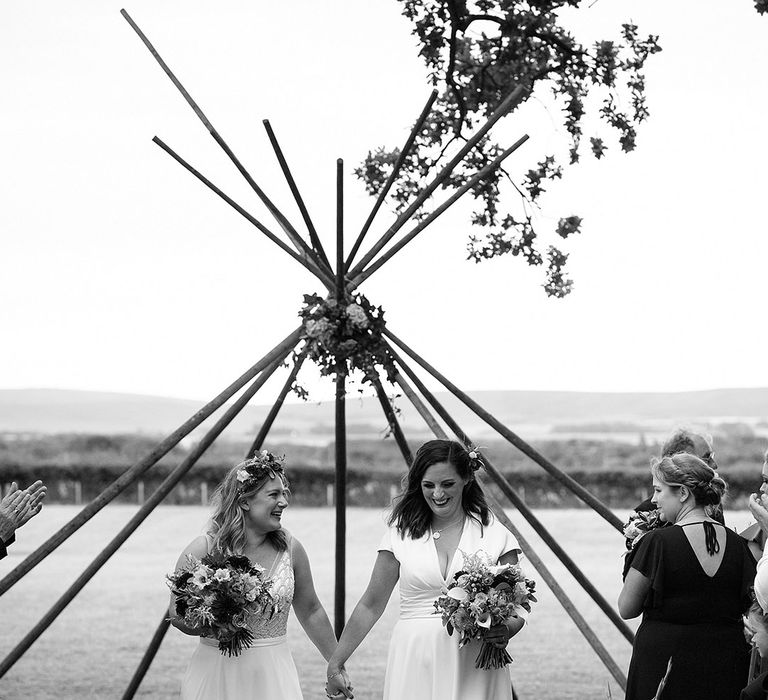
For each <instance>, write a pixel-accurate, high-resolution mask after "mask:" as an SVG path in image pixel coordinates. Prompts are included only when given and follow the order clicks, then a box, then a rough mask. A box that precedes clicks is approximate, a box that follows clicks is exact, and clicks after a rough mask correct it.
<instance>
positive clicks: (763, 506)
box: [748, 493, 768, 534]
mask: <svg viewBox="0 0 768 700" xmlns="http://www.w3.org/2000/svg"><path fill="white" fill-rule="evenodd" d="M748 505H749V510H750V511H751V512H752V515H753V516H754V518H755V520H757V523H758V525H760V529H761V530H762V531H763V532H764V533H766V534H768V497H767V496H765V495H764V494H762V493H753V494H750V496H749V503H748Z"/></svg>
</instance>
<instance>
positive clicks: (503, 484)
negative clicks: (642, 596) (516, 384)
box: [395, 355, 635, 644]
mask: <svg viewBox="0 0 768 700" xmlns="http://www.w3.org/2000/svg"><path fill="white" fill-rule="evenodd" d="M395 358H396V359H397V362H398V364H399V365H400V366H401V367H402V369H403V371H404V372H405V373H406V374H407V375H408V376H409V377H410V378H411V380H412V381H413V382H414V384H415V385H416V386H417V388H418V389H419V391H420V392H421V394H422V396H424V398H425V399H426V400H427V402H428V403H429V404H430V406H432V408H433V409H434V410H435V411H436V412H437V413H438V415H439V416H440V417H441V418H442V419H443V420H444V421H445V422H446V424H447V425H448V427H449V428H450V429H451V430H452V431H453V432H454V434H456V436H457V437H458V438H459V439H460V440H461V442H463V443H464V444H465V445H468V446H469V445H471V444H472V441H471V440H470V438H469V436H468V435H467V434H466V433H465V432H464V431H463V430H462V429H461V428H460V427H459V425H458V423H456V421H455V420H453V418H452V417H451V415H450V414H449V413H448V411H446V410H445V408H444V407H443V405H442V404H441V403H440V402H439V401H438V400H437V398H436V397H435V395H434V394H432V392H430V391H429V389H427V387H426V386H424V384H423V383H422V382H421V381H420V380H419V378H418V376H417V375H416V374H415V373H414V372H413V370H412V369H411V368H410V367H408V366H407V365H406V364H405V363H404V362H403V359H402V358H401V357H399V356H397V355H395ZM483 461H484V463H485V468H486V471H487V472H488V474H489V475H490V477H491V478H492V480H493V481H494V482H495V483H496V485H497V486H498V488H499V489H500V490H501V492H502V493H503V494H504V495H505V496H506V497H507V498H508V499H509V500H510V501H511V502H512V504H513V505H514V506H515V507H516V508H517V509H518V511H520V514H521V515H522V516H523V517H524V518H525V519H526V520H527V521H528V523H529V524H530V526H531V527H532V528H533V529H534V531H535V532H536V533H537V534H538V535H539V537H541V539H542V540H544V543H545V544H546V545H547V546H548V547H549V548H550V549H551V550H552V552H553V554H554V555H555V556H556V557H557V558H558V559H559V560H560V561H561V562H562V564H563V566H565V568H566V569H567V570H568V572H569V573H570V574H571V576H573V578H574V579H576V581H577V583H578V584H579V585H580V586H581V587H582V588H583V589H584V591H585V592H586V593H587V594H588V595H589V597H590V598H592V600H593V601H594V602H595V603H596V604H597V606H598V607H599V608H600V609H601V610H602V611H603V612H604V613H605V614H606V616H607V617H608V619H609V620H610V621H611V622H613V624H614V625H615V627H616V629H617V630H618V631H619V632H620V633H621V634H622V635H623V636H624V638H625V639H626V640H627V641H628V642H629V643H630V644H632V643H633V642H634V640H635V635H634V633H633V632H632V630H631V629H630V628H629V626H628V625H627V623H626V622H624V620H622V619H621V616H620V615H619V614H618V613H617V612H616V610H614V609H613V607H612V606H611V604H610V603H609V602H608V601H607V600H606V599H605V597H604V596H603V595H602V593H600V591H598V590H597V588H595V586H594V585H593V584H592V582H591V581H590V580H589V578H587V577H586V576H585V575H584V573H583V572H582V571H581V569H580V568H579V567H578V566H577V565H576V562H574V561H573V559H571V557H570V556H568V554H567V553H566V551H565V550H564V549H563V548H562V547H561V546H560V544H559V543H558V541H557V540H556V539H555V538H554V537H552V535H551V534H550V532H549V531H548V530H547V528H546V527H545V526H544V524H543V523H542V522H541V521H540V520H539V519H538V518H537V517H536V516H535V515H534V513H533V511H532V510H531V509H530V508H529V507H528V506H527V505H526V503H525V501H524V500H523V499H522V498H520V496H519V495H518V493H517V492H516V491H515V490H514V489H513V488H512V486H511V484H510V483H509V481H507V479H506V478H505V477H504V475H503V474H502V473H501V472H500V471H499V470H498V469H496V467H494V466H493V464H491V462H490V461H489V460H488V458H487V457H484V460H483Z"/></svg>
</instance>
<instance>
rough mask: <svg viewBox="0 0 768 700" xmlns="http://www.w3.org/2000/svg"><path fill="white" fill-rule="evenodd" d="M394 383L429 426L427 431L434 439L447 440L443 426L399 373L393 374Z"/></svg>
mask: <svg viewBox="0 0 768 700" xmlns="http://www.w3.org/2000/svg"><path fill="white" fill-rule="evenodd" d="M395 381H396V382H397V384H398V386H399V387H400V388H401V389H402V390H403V393H404V394H405V395H406V397H407V398H408V400H409V401H410V402H411V403H412V404H413V407H414V408H415V409H416V411H417V412H418V414H419V415H420V416H421V417H422V418H423V419H424V422H425V423H426V424H427V426H429V429H430V430H431V431H432V432H433V433H434V434H435V437H437V438H439V439H441V440H447V439H448V434H447V433H446V432H445V430H443V426H441V425H440V423H438V422H437V420H435V417H434V416H433V415H432V414H431V413H430V412H429V409H428V408H427V407H426V406H425V405H424V402H423V401H422V400H421V399H420V398H419V395H418V394H417V393H416V392H415V391H414V390H413V389H412V388H411V385H410V384H409V383H408V382H407V381H406V380H405V377H403V375H402V374H400V372H397V374H395Z"/></svg>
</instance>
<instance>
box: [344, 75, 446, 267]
mask: <svg viewBox="0 0 768 700" xmlns="http://www.w3.org/2000/svg"><path fill="white" fill-rule="evenodd" d="M435 99H437V90H432V93H431V94H430V96H429V99H428V100H427V104H425V105H424V109H422V110H421V114H420V115H419V117H418V119H417V120H416V123H415V124H414V125H413V128H412V129H411V133H410V134H409V135H408V139H407V141H406V142H405V145H404V146H403V147H402V149H401V150H400V155H398V157H397V160H396V161H395V164H394V165H393V166H392V172H391V173H390V175H389V177H388V178H387V181H386V183H384V187H382V188H381V192H379V196H378V197H377V199H376V204H374V205H373V209H372V210H371V213H370V214H369V215H368V218H367V219H366V221H365V224H363V228H362V229H361V231H360V233H359V234H358V236H357V239H356V240H355V244H354V245H353V246H352V250H351V251H350V252H349V256H348V257H347V262H346V263H345V264H344V267H345V268H346V269H347V270H349V266H350V265H351V264H352V260H354V258H355V255H357V251H358V250H359V249H360V245H361V243H362V242H363V238H365V234H366V233H368V229H369V228H370V227H371V224H372V223H373V219H374V217H375V216H376V214H377V213H378V211H379V209H380V208H381V205H382V204H383V203H384V199H385V198H386V196H387V194H388V192H389V190H390V188H391V187H392V184H393V183H394V182H395V180H396V179H397V176H398V175H399V174H400V169H401V168H402V167H403V163H405V159H406V158H407V157H408V155H409V154H410V151H411V147H412V146H413V142H414V141H415V140H416V137H417V136H418V135H419V132H420V131H421V128H422V127H423V126H424V122H425V121H426V119H427V117H428V116H429V113H430V111H431V110H432V105H433V104H434V102H435Z"/></svg>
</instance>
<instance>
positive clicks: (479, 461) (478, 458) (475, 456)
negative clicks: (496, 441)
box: [467, 447, 484, 472]
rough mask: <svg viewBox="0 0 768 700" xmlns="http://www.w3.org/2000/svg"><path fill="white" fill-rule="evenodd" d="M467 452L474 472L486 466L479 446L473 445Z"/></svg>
mask: <svg viewBox="0 0 768 700" xmlns="http://www.w3.org/2000/svg"><path fill="white" fill-rule="evenodd" d="M467 454H468V455H469V466H470V467H472V471H473V472H476V471H477V470H478V469H480V467H482V466H484V464H483V458H482V455H481V454H480V448H479V447H473V448H472V449H471V450H470V451H469V452H468V453H467Z"/></svg>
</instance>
